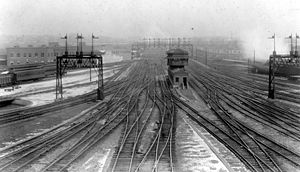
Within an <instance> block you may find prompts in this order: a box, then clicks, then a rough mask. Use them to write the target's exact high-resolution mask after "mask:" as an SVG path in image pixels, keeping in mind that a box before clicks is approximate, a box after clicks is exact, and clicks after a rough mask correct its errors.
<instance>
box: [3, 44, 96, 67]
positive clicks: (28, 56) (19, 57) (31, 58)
mask: <svg viewBox="0 0 300 172" xmlns="http://www.w3.org/2000/svg"><path fill="white" fill-rule="evenodd" d="M80 50H81V44H79V46H78V51H80ZM91 50H92V48H91V46H87V45H86V44H85V43H84V42H83V43H82V51H83V52H91ZM76 51H77V46H68V53H69V54H74V55H75V54H76ZM64 53H65V46H60V45H59V43H58V42H49V44H48V46H46V45H42V46H40V47H34V46H32V45H28V46H27V47H19V46H14V47H10V48H6V55H7V60H6V64H7V66H11V65H16V64H26V63H51V62H54V61H55V59H56V56H59V55H63V54H64ZM0 62H1V61H0Z"/></svg>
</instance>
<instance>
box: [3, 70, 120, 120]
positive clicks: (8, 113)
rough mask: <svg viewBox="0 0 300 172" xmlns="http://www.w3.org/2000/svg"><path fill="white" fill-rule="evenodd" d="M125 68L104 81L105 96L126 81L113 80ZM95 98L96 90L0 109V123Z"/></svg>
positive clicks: (33, 115) (29, 116)
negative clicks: (31, 104) (38, 104)
mask: <svg viewBox="0 0 300 172" xmlns="http://www.w3.org/2000/svg"><path fill="white" fill-rule="evenodd" d="M125 69H126V68H122V70H120V71H119V72H117V73H116V74H115V75H114V76H112V77H110V78H108V81H107V82H106V85H105V87H104V93H105V95H106V96H109V95H111V94H112V93H113V92H114V91H115V90H116V89H117V87H118V86H119V85H120V84H122V82H125V81H126V79H122V80H118V81H114V80H115V79H116V78H117V77H119V76H120V74H121V73H122V72H123V71H124V70H125ZM72 87H77V86H72ZM95 100H96V91H95V90H94V91H91V92H89V93H86V94H83V95H79V96H75V97H71V98H68V99H64V100H63V101H59V102H53V103H50V104H46V105H41V106H37V107H25V108H20V109H12V110H5V111H0V125H3V124H8V123H11V122H16V121H19V120H23V119H27V118H31V117H35V116H39V115H43V114H45V113H48V112H54V111H56V110H59V109H62V108H67V107H72V106H75V105H79V104H82V103H87V102H91V101H95Z"/></svg>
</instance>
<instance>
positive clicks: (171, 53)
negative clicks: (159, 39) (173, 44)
mask: <svg viewBox="0 0 300 172" xmlns="http://www.w3.org/2000/svg"><path fill="white" fill-rule="evenodd" d="M167 55H168V57H170V56H178V55H179V56H188V55H189V53H188V52H187V51H185V50H182V49H180V48H175V49H170V50H168V51H167Z"/></svg>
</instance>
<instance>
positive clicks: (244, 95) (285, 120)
mask: <svg viewBox="0 0 300 172" xmlns="http://www.w3.org/2000/svg"><path fill="white" fill-rule="evenodd" d="M192 70H193V73H191V79H190V82H189V84H190V86H191V87H192V88H193V89H194V90H195V91H196V92H197V93H198V95H199V96H200V97H201V98H202V99H203V100H204V101H205V102H206V103H207V104H209V106H210V107H211V109H212V110H213V111H214V114H215V116H214V117H212V116H210V118H209V119H208V118H205V117H204V116H201V115H200V114H197V113H198V112H197V111H196V110H195V109H192V107H189V106H188V105H187V104H186V105H184V102H183V101H182V100H180V99H177V100H178V102H179V106H180V107H181V108H182V109H183V110H184V111H186V112H187V113H190V114H191V113H194V114H196V115H195V116H193V119H194V120H196V121H198V123H199V124H200V121H201V123H202V125H204V124H203V123H204V122H206V123H207V124H210V126H205V128H206V129H207V130H209V131H210V132H211V134H213V135H214V136H215V137H216V138H218V139H219V140H220V141H221V142H222V143H223V144H225V145H226V146H227V147H228V148H229V149H230V150H231V151H232V152H233V153H235V154H236V155H237V157H239V158H240V159H241V160H242V161H243V162H244V163H245V164H246V165H247V166H248V168H249V169H251V170H252V171H283V170H282V168H283V167H282V166H280V165H279V164H281V162H282V161H284V162H285V163H288V164H291V165H292V166H295V167H296V168H299V167H300V164H299V162H300V159H299V158H300V155H299V154H298V153H296V152H295V151H294V150H293V149H291V148H288V147H287V146H285V145H283V144H281V143H279V142H278V141H276V140H274V139H273V138H270V136H267V135H266V134H265V133H261V132H258V131H256V130H255V129H253V128H251V127H249V125H246V124H245V123H243V122H242V121H239V120H238V119H237V118H236V117H235V116H234V115H233V114H231V113H230V111H229V110H230V108H232V109H234V110H236V111H237V112H239V113H241V114H243V115H245V116H246V117H248V118H251V119H254V120H256V121H257V122H259V123H262V124H263V125H266V126H268V127H270V128H272V129H273V130H276V131H277V132H279V133H281V134H282V135H284V136H286V137H290V138H291V139H292V140H295V141H299V134H298V133H299V122H297V116H298V115H297V114H296V113H295V112H293V111H291V110H288V109H286V108H282V107H277V106H272V105H270V104H269V102H268V101H266V100H264V99H263V98H262V97H261V96H257V95H255V94H253V93H252V90H251V91H250V90H248V89H249V87H248V89H246V88H245V87H243V85H242V86H241V85H239V84H237V83H239V82H234V81H232V80H230V78H229V77H226V76H224V77H223V78H222V77H221V76H220V75H219V74H217V75H214V72H213V71H210V72H211V73H210V74H207V72H206V71H205V72H203V71H202V72H200V71H197V70H196V69H192ZM200 118H201V119H200ZM211 118H213V119H211ZM206 123H205V125H206ZM213 125H215V126H213ZM278 126H281V127H278ZM283 126H285V127H283ZM213 127H214V128H213ZM220 131H222V132H221V134H219V133H220ZM218 134H219V136H218ZM226 135H227V136H226ZM228 138H229V139H228ZM233 141H234V142H235V143H234V142H233ZM237 148H239V150H238V149H237ZM247 152H248V154H245V153H247ZM279 162H280V163H279Z"/></svg>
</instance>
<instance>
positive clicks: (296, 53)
mask: <svg viewBox="0 0 300 172" xmlns="http://www.w3.org/2000/svg"><path fill="white" fill-rule="evenodd" d="M297 39H299V35H297V33H296V47H295V55H296V56H298V48H297Z"/></svg>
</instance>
